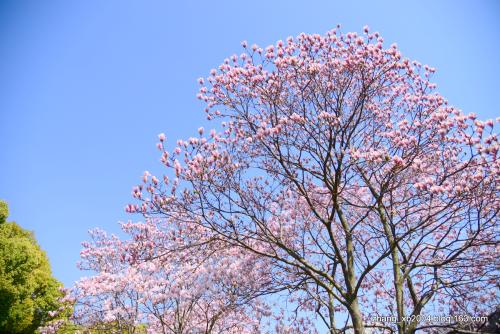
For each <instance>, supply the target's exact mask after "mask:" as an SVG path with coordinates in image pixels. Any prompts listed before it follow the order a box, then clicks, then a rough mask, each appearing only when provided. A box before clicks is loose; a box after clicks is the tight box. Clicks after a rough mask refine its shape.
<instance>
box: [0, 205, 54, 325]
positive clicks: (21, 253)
mask: <svg viewBox="0 0 500 334" xmlns="http://www.w3.org/2000/svg"><path fill="white" fill-rule="evenodd" d="M8 215H9V212H8V206H7V203H5V202H4V201H0V332H1V333H9V334H15V333H34V332H35V330H36V329H37V328H38V327H39V326H40V325H41V324H44V323H45V322H46V321H48V320H49V319H51V318H52V316H51V312H54V311H56V310H58V309H59V307H60V304H59V302H58V299H59V298H60V297H61V295H62V293H61V291H60V290H59V289H60V287H61V283H59V282H58V281H57V280H56V279H55V278H54V277H52V273H51V270H50V265H49V262H48V259H47V256H46V254H45V252H44V251H42V250H41V249H40V246H39V245H38V244H37V242H36V240H35V237H34V236H33V233H31V232H29V231H26V230H24V229H23V228H21V227H20V226H19V225H17V224H16V223H14V222H7V217H8Z"/></svg>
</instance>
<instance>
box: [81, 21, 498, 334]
mask: <svg viewBox="0 0 500 334" xmlns="http://www.w3.org/2000/svg"><path fill="white" fill-rule="evenodd" d="M243 47H244V49H245V52H244V53H242V54H241V55H240V56H238V55H234V56H232V57H231V58H230V59H226V60H225V61H224V63H223V64H222V65H220V66H219V68H218V70H216V69H214V70H212V71H211V75H210V77H209V78H207V79H206V80H204V79H200V80H199V81H200V84H201V85H202V87H201V89H200V92H199V95H198V97H199V98H200V99H201V100H203V101H204V102H206V104H207V107H206V112H207V114H208V119H210V120H220V123H218V125H220V127H219V130H212V131H210V133H209V135H208V136H206V135H205V134H204V130H203V128H200V129H199V130H198V132H199V135H198V136H196V137H191V138H189V139H188V140H179V141H177V146H176V147H175V148H174V149H173V150H172V152H169V151H167V150H165V148H164V145H165V136H164V135H163V134H161V135H160V136H159V139H160V142H159V143H158V148H159V149H160V150H161V151H162V158H161V160H162V162H163V163H164V165H165V166H166V167H167V168H168V171H167V172H166V173H165V175H163V176H161V177H156V176H152V175H150V174H149V173H147V172H146V173H145V174H144V177H143V182H144V183H143V184H141V185H139V186H138V187H136V188H134V190H133V196H134V197H135V198H137V199H138V200H139V201H140V203H139V204H135V203H134V204H130V205H129V206H127V211H128V212H139V213H142V214H144V216H145V218H146V223H128V224H127V225H124V226H125V231H126V232H127V233H129V234H130V235H131V237H132V239H131V240H130V241H123V242H122V241H120V240H118V239H117V238H116V237H105V238H101V239H99V241H98V242H97V243H93V244H91V246H86V247H85V249H84V251H83V252H82V257H83V259H84V260H85V262H86V263H89V264H91V266H89V269H92V270H96V271H97V272H98V273H97V275H95V276H93V277H92V278H88V279H84V280H83V281H82V282H81V283H80V284H79V285H78V286H77V289H76V290H74V295H75V297H76V298H77V299H78V300H80V301H81V302H82V305H81V307H80V313H81V314H87V315H89V316H92V317H96V318H97V319H99V321H101V322H113V323H115V322H116V321H125V323H127V324H133V323H134V322H136V321H138V320H139V319H147V321H148V322H150V323H152V324H154V327H151V328H150V329H151V330H152V331H153V332H158V333H174V334H181V333H199V332H200V333H240V332H244V331H246V332H250V333H263V332H276V333H307V332H309V333H315V332H318V331H321V330H322V329H323V328H327V329H328V332H330V333H344V332H354V333H365V332H366V331H367V329H368V328H369V329H370V330H371V331H374V332H391V333H392V332H398V333H414V332H415V331H418V330H428V331H432V330H434V329H435V328H437V327H445V328H454V327H457V326H458V327H460V324H459V323H458V321H455V320H459V319H458V318H456V319H455V318H451V319H455V320H453V321H451V322H449V323H443V322H440V321H437V322H436V321H433V320H432V319H425V318H424V319H421V320H422V321H418V319H419V318H420V317H421V316H423V315H450V316H453V315H463V314H469V315H474V316H477V315H487V314H489V313H490V312H491V311H493V310H494V308H495V306H496V305H498V288H497V284H498V283H497V282H498V279H499V274H498V270H497V268H498V265H499V262H498V258H497V256H496V255H497V247H498V236H497V231H498V225H497V219H498V211H499V208H500V201H499V196H498V186H499V185H498V180H499V173H500V162H499V160H498V159H497V155H498V139H497V135H496V134H495V133H494V131H493V125H494V122H493V121H492V120H488V121H486V122H482V121H479V120H477V119H476V116H475V115H474V114H467V115H466V114H463V113H462V112H461V111H460V110H458V109H456V108H454V107H452V106H450V105H449V104H448V102H447V101H446V100H445V99H444V98H443V97H442V96H441V95H439V94H438V93H437V92H435V87H436V86H435V84H433V83H432V82H430V79H429V78H430V76H431V75H432V73H433V72H434V69H433V68H431V67H429V66H422V65H421V64H420V63H418V62H416V61H410V60H409V59H407V58H404V57H402V56H401V54H400V52H399V51H398V49H397V47H396V45H392V46H391V47H390V48H388V49H385V48H384V47H383V40H382V38H381V37H380V36H379V34H378V33H370V32H369V30H368V28H365V31H364V35H363V36H360V35H358V34H356V33H347V34H341V33H339V32H338V31H337V30H333V31H330V32H328V33H327V34H326V35H324V36H321V35H307V34H301V35H299V36H298V37H297V38H291V37H290V38H288V39H287V40H286V41H278V42H277V43H276V45H271V46H269V47H267V48H266V49H265V50H264V49H262V48H260V47H258V46H256V45H254V46H252V47H249V46H247V44H246V42H244V43H243ZM205 82H207V85H206V86H205ZM230 263H231V265H232V266H234V267H232V268H231V267H230V268H231V270H229V271H228V270H227V268H228V266H229V264H230ZM217 273H220V275H217ZM156 275H158V276H156ZM171 276H174V277H176V279H177V281H175V280H169V279H168V278H169V277H171ZM193 276H194V277H200V278H202V281H201V282H200V281H197V280H193V279H189V278H192V277H193ZM147 277H150V278H149V279H147ZM151 280H152V281H151ZM162 280H165V281H164V282H163V281H162ZM155 281H156V282H158V283H159V284H158V285H154V284H153V285H151V282H155ZM203 281H206V282H209V283H210V284H208V285H206V286H204V285H203ZM175 282H178V283H175ZM170 284H173V285H170ZM231 284H234V289H233V290H231V291H232V292H233V295H231V294H227V289H228V288H229V287H231ZM186 287H188V288H186ZM82 288H83V289H82ZM161 288H164V289H165V291H162V292H161V293H158V292H157V290H158V289H161ZM200 288H201V290H199V289H200ZM204 289H206V290H207V291H205V290H204ZM200 291H201V294H197V293H198V292H200ZM205 292H206V293H205ZM228 296H232V297H231V298H232V299H231V300H232V301H233V304H231V307H230V308H229V309H225V308H220V309H218V310H219V311H220V313H217V312H216V313H210V312H208V311H205V313H206V314H212V315H214V314H215V315H217V317H216V318H215V319H216V320H217V323H218V324H224V323H225V321H229V323H230V324H233V325H234V323H235V322H233V321H231V319H235V318H234V316H235V315H238V316H239V318H237V319H238V321H239V323H240V327H234V326H228V327H224V326H222V327H214V328H216V329H213V328H211V327H207V326H205V327H200V326H198V325H199V324H200V322H199V321H200V314H199V313H191V314H196V315H197V316H195V317H188V316H186V315H187V314H189V312H188V311H191V310H193V308H196V309H198V310H203V308H198V307H197V306H196V305H197V304H196V303H197V302H200V305H219V306H221V305H227V304H224V303H219V301H220V300H222V299H223V298H224V297H228ZM262 296H273V297H265V298H262ZM244 297H246V298H244ZM204 298H206V299H204ZM272 298H275V300H277V301H279V302H278V303H277V305H275V306H274V307H271V306H270V305H271V304H269V301H270V300H272ZM89 299H94V300H97V301H100V304H99V305H102V306H101V307H100V308H98V309H95V308H93V307H92V305H96V304H95V303H94V302H93V303H92V304H90V303H86V301H87V300H89ZM179 300H183V301H184V302H186V301H188V302H189V303H188V304H182V303H180V302H179ZM183 305H195V306H193V307H191V306H187V308H183V307H184V306H183ZM262 306H264V308H267V311H266V312H262ZM205 310H214V308H207V309H205ZM181 315H182V316H181ZM389 315H392V316H394V319H395V321H394V322H384V321H382V320H380V319H382V318H377V316H389ZM266 318H267V319H268V320H263V321H257V322H255V320H256V319H266ZM179 319H182V320H183V321H184V322H179ZM207 319H208V318H207ZM210 319H212V318H210ZM252 319H253V320H252ZM92 321H96V320H92ZM244 321H247V322H246V324H245V323H244ZM180 323H182V328H181V327H179V326H178V325H179V324H180ZM206 323H210V321H208V322H205V324H206ZM189 329H190V330H189ZM212 329H213V330H212ZM243 330H244V331H243Z"/></svg>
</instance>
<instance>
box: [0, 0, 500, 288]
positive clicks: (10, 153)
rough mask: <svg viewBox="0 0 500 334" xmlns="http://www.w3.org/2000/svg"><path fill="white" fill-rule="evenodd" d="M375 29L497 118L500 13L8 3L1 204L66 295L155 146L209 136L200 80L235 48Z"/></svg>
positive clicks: (111, 227) (245, 4)
mask: <svg viewBox="0 0 500 334" xmlns="http://www.w3.org/2000/svg"><path fill="white" fill-rule="evenodd" d="M337 23H341V24H342V27H343V28H342V30H343V31H358V32H361V31H362V27H363V26H364V25H365V24H367V25H369V26H370V28H371V30H373V31H379V32H381V33H382V36H383V37H384V39H385V41H386V45H387V46H388V45H390V44H391V43H393V42H397V43H398V45H399V47H400V49H401V51H402V52H403V54H404V55H405V56H407V57H409V58H412V59H416V60H419V61H420V62H422V63H426V64H429V65H431V66H434V67H436V68H437V70H438V72H437V74H436V75H435V77H434V79H435V81H436V82H437V83H438V90H439V92H440V93H442V94H443V95H444V96H445V97H447V98H448V100H449V101H450V102H451V103H452V104H453V105H455V106H458V107H459V108H461V109H463V110H464V111H466V112H476V113H477V114H478V115H479V116H480V118H493V117H497V116H500V112H499V99H498V98H499V95H500V89H499V88H500V87H499V79H500V57H499V54H500V43H499V41H500V37H499V35H500V1H495V0H491V1H486V0H484V1H456V0H453V1H451V0H450V1H435V0H433V1H422V0H419V1H416V0H415V1H352V0H351V1H337V0H335V1H334V0H330V1H327V0H324V1H313V0H308V1H290V0H288V1H285V0H283V1H280V0H275V1H272V0H267V1H261V0H253V1H237V0H233V1H201V0H200V1H187V0H185V1H181V0H177V1H167V0H163V1H149V0H144V1H137V0H135V1H132V0H131V1H127V0H116V1H114V0H106V1H105V0H85V1H69V0H60V1H49V0H47V1H35V0H33V1H25V0H0V143H1V154H0V157H1V158H0V159H1V160H0V198H1V199H5V200H7V201H8V203H9V205H10V211H11V216H10V218H11V220H15V221H17V222H18V223H19V224H20V225H22V226H23V227H25V228H27V229H30V230H33V231H35V235H36V237H37V239H38V241H39V243H40V244H41V246H42V247H43V248H44V249H45V250H46V251H47V253H48V256H49V258H50V261H51V264H52V267H53V271H54V274H55V276H56V277H57V278H59V279H60V280H61V281H63V282H64V283H65V284H66V285H70V284H72V282H73V281H75V280H76V279H78V277H79V276H80V275H81V273H80V272H79V271H78V270H77V269H76V265H75V263H76V262H77V260H78V258H79V251H80V248H81V246H80V242H81V241H83V240H85V239H86V238H87V230H88V229H89V228H92V227H95V226H99V227H102V228H104V229H106V230H108V231H111V232H118V230H119V227H118V225H117V222H118V221H119V220H126V219H130V218H131V219H139V218H140V217H139V216H131V217H128V216H127V215H126V214H125V213H124V211H123V207H124V206H125V205H126V204H127V203H128V202H129V201H131V200H132V197H131V196H130V191H131V188H132V186H134V185H135V184H137V183H138V182H139V177H140V176H141V175H142V172H143V171H144V170H151V171H158V170H160V169H161V166H160V163H159V152H158V151H157V150H156V148H155V143H156V142H157V134H158V133H160V132H165V133H166V135H167V137H168V138H169V139H170V142H171V143H172V142H173V140H175V139H177V138H187V137H189V136H192V135H194V134H195V133H196V129H197V128H198V127H199V126H201V125H205V126H206V121H205V114H204V112H203V110H202V104H201V103H199V102H198V101H197V100H196V98H195V94H196V91H197V89H198V85H197V83H196V79H197V78H198V77H200V76H206V75H207V74H208V71H209V70H210V69H211V68H213V67H216V66H218V65H219V64H220V63H221V62H222V61H223V59H224V58H225V57H227V56H230V55H232V54H233V53H240V52H241V51H242V49H241V47H240V41H242V40H248V42H249V43H250V44H253V43H257V44H259V45H263V46H266V45H268V44H271V43H273V42H275V41H276V40H278V39H284V38H286V37H287V36H289V35H297V34H299V33H301V32H307V33H324V32H326V31H327V30H330V29H332V28H333V27H335V25H336V24H337Z"/></svg>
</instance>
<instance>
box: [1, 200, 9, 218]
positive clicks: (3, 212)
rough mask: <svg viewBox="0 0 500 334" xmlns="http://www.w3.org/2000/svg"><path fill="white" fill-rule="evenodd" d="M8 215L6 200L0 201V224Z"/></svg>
mask: <svg viewBox="0 0 500 334" xmlns="http://www.w3.org/2000/svg"><path fill="white" fill-rule="evenodd" d="M8 216H9V207H8V205H7V203H6V202H4V201H0V224H3V223H5V221H6V220H7V217H8Z"/></svg>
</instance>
